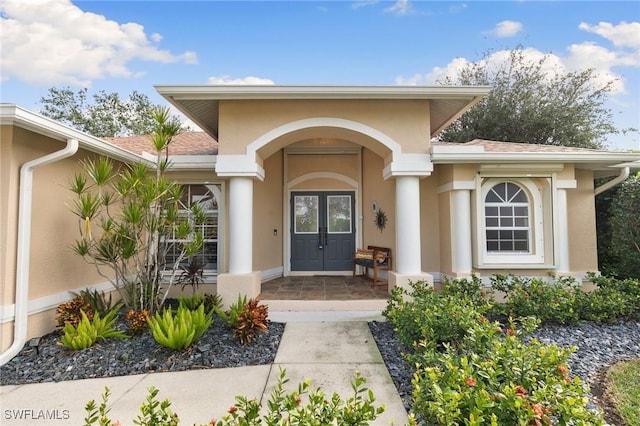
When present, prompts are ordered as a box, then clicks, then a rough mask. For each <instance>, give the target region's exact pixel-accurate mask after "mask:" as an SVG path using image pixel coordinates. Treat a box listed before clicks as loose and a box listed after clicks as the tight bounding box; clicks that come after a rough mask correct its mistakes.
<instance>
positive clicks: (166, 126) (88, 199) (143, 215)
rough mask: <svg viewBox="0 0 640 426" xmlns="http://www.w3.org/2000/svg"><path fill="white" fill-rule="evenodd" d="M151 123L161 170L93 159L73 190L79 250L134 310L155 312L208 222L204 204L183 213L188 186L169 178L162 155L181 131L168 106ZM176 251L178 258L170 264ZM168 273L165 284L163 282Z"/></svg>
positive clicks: (155, 112) (71, 186)
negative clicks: (119, 166)
mask: <svg viewBox="0 0 640 426" xmlns="http://www.w3.org/2000/svg"><path fill="white" fill-rule="evenodd" d="M152 118H153V123H154V127H153V132H152V135H151V140H152V141H153V146H154V147H155V149H156V151H155V154H156V162H155V165H153V166H150V165H148V164H146V163H137V164H132V165H126V166H123V168H121V169H119V168H117V167H116V166H115V165H114V164H113V162H112V161H111V160H110V159H108V158H105V157H99V158H97V159H88V160H86V161H83V162H82V163H81V165H82V169H83V172H82V173H80V174H78V175H77V176H75V178H74V179H72V180H71V182H70V183H69V185H68V187H69V190H70V191H71V192H72V193H73V194H74V197H75V201H74V202H73V203H72V205H71V210H72V212H73V213H74V214H75V215H76V216H77V217H78V225H79V238H78V239H77V240H76V242H75V244H74V246H73V250H74V252H75V253H76V254H78V255H80V256H82V257H83V258H84V259H85V260H87V261H88V262H90V263H92V264H94V265H95V267H96V268H97V269H98V272H99V273H100V274H101V275H102V276H105V277H113V278H110V280H111V283H112V284H113V286H114V288H115V289H116V290H117V291H118V292H119V294H120V296H121V298H122V300H123V301H124V303H125V304H126V306H127V307H128V308H129V309H134V310H136V311H140V310H143V309H146V310H148V311H149V312H151V313H153V312H155V310H156V309H157V307H159V306H162V304H163V302H164V301H165V300H166V297H167V295H168V292H169V290H170V288H171V286H172V285H173V284H175V281H176V278H177V276H178V274H179V271H180V265H181V264H182V262H183V261H184V260H185V259H187V258H189V257H190V256H193V255H194V254H195V253H196V252H197V251H198V250H199V249H200V248H201V247H202V244H203V236H202V232H199V230H200V228H201V227H202V225H203V223H204V221H205V213H204V210H203V209H202V207H201V206H200V205H199V204H198V203H193V204H192V205H191V208H190V210H189V211H188V214H187V215H186V216H185V215H183V214H178V211H179V210H180V201H181V198H182V193H181V186H180V185H179V184H178V183H176V182H173V181H170V180H169V179H167V177H166V176H165V172H166V169H167V167H168V166H169V164H168V163H167V162H166V159H165V158H163V156H164V155H165V154H166V150H167V149H168V147H169V145H170V144H171V142H172V140H173V139H172V138H173V137H174V136H175V135H177V134H178V131H179V128H178V127H177V126H176V125H175V123H174V122H173V121H172V118H171V116H170V114H169V110H168V109H167V108H160V109H157V110H153V111H152ZM164 236H172V238H171V240H170V241H172V242H164V241H163V237H164ZM170 252H171V253H172V255H173V256H174V257H173V258H172V261H171V262H172V263H167V261H166V259H167V255H168V254H169V253H170ZM104 269H107V270H109V271H110V273H107V272H106V271H103V270H104ZM163 274H166V275H167V281H168V282H167V283H166V285H161V281H162V279H163ZM163 284H164V283H163Z"/></svg>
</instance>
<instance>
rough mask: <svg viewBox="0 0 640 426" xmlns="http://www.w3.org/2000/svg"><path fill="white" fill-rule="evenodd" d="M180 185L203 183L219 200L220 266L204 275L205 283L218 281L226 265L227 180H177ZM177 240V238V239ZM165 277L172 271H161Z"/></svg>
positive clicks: (205, 271) (218, 241) (204, 272)
mask: <svg viewBox="0 0 640 426" xmlns="http://www.w3.org/2000/svg"><path fill="white" fill-rule="evenodd" d="M177 183H178V184H179V185H182V186H190V185H203V186H206V187H207V189H208V190H209V191H211V192H212V193H213V194H214V196H215V197H216V198H217V201H218V209H217V215H218V238H217V239H216V240H217V244H218V263H217V265H218V268H217V269H205V270H203V276H204V277H205V283H216V282H217V281H218V275H219V274H221V273H222V266H223V265H224V263H223V262H224V244H225V232H224V231H225V227H224V221H225V220H226V219H225V216H226V215H225V209H226V207H225V198H224V197H225V182H224V181H215V182H201V181H200V182H198V181H191V180H189V181H177ZM212 211H216V210H207V212H212ZM176 241H177V240H176ZM161 274H162V276H163V279H167V277H168V275H169V274H170V271H167V270H163V271H161Z"/></svg>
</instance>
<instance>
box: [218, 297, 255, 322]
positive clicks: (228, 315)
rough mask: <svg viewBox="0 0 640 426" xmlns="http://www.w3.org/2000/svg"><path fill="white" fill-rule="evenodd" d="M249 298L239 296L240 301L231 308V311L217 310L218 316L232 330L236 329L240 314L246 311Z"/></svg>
mask: <svg viewBox="0 0 640 426" xmlns="http://www.w3.org/2000/svg"><path fill="white" fill-rule="evenodd" d="M247 303H248V302H247V296H240V295H238V300H237V301H236V302H235V303H233V304H231V306H229V310H228V311H227V312H224V311H223V310H222V308H220V307H218V308H216V314H217V315H218V316H219V317H220V318H221V319H222V320H223V321H224V322H225V323H226V324H227V325H228V326H229V327H231V328H235V326H236V323H237V322H238V316H239V315H240V312H242V311H243V310H244V307H245V306H246V305H247Z"/></svg>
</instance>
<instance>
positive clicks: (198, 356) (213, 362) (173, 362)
mask: <svg viewBox="0 0 640 426" xmlns="http://www.w3.org/2000/svg"><path fill="white" fill-rule="evenodd" d="M119 328H121V329H126V327H125V324H124V323H120V324H119ZM283 332H284V324H282V323H271V324H270V325H269V332H268V333H263V334H259V335H258V336H257V338H256V340H255V342H254V343H253V344H250V345H246V346H241V345H240V344H239V343H238V342H237V341H236V340H235V339H234V338H233V335H232V333H231V329H230V328H229V327H228V326H227V325H226V324H225V323H224V322H222V320H220V319H219V318H217V317H215V318H214V321H213V323H212V324H211V327H210V328H209V329H208V330H207V331H206V332H205V333H204V334H203V335H202V337H201V338H200V339H198V340H197V341H196V342H195V344H194V345H192V346H191V347H190V348H188V349H187V350H185V351H182V352H175V351H173V350H171V349H168V348H165V347H163V346H160V345H159V344H158V343H156V341H155V340H154V339H153V336H152V335H151V333H149V332H147V333H144V334H142V335H139V336H133V337H131V338H129V339H114V338H111V339H107V340H105V341H102V342H98V343H96V344H95V345H94V346H92V347H91V348H89V349H85V350H81V351H77V352H72V351H70V350H68V349H65V348H64V347H63V346H60V345H58V344H57V342H59V341H60V334H59V333H58V332H54V333H51V334H48V335H46V336H44V337H42V339H40V344H39V346H38V348H37V349H36V348H35V347H30V346H29V343H28V342H27V345H25V347H24V348H23V349H22V351H21V352H20V353H19V354H18V356H17V357H15V358H14V359H13V360H12V361H10V362H8V363H7V364H6V365H4V366H2V368H0V383H1V384H3V385H17V384H24V383H42V382H59V381H63V380H77V379H89V378H96V377H114V376H125V375H129V374H142V373H149V372H156V371H184V370H193V369H201V368H223V367H240V366H245V365H260V364H270V363H272V362H273V360H274V359H275V356H276V352H277V351H278V346H279V345H280V339H281V337H282V333H283Z"/></svg>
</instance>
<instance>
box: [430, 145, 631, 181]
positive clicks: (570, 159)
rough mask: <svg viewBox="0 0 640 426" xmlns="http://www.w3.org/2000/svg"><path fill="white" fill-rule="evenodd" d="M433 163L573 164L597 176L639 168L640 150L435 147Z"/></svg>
mask: <svg viewBox="0 0 640 426" xmlns="http://www.w3.org/2000/svg"><path fill="white" fill-rule="evenodd" d="M431 161H433V163H434V164H511V165H514V164H521V165H525V164H560V163H570V164H574V165H575V166H576V167H577V168H579V169H587V170H593V171H596V172H599V173H597V174H598V176H608V175H613V174H617V173H618V169H620V168H624V167H629V168H630V169H640V153H637V152H636V153H634V152H615V151H595V150H584V151H580V150H576V151H571V152H566V151H560V152H535V151H531V152H526V151H523V152H495V151H485V150H484V148H483V147H482V146H478V145H475V146H465V144H460V146H438V145H434V146H432V147H431Z"/></svg>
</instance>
